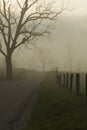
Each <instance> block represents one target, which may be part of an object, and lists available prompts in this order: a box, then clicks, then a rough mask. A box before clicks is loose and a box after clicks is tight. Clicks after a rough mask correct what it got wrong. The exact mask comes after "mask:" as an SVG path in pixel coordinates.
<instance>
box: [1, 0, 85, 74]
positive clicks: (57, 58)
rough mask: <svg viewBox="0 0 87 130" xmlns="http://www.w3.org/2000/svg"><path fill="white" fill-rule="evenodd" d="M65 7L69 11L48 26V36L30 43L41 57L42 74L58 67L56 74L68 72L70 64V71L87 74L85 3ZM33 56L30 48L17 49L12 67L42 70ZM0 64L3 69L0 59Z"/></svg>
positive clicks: (74, 2) (36, 56)
mask: <svg viewBox="0 0 87 130" xmlns="http://www.w3.org/2000/svg"><path fill="white" fill-rule="evenodd" d="M55 3H56V5H57V4H58V3H57V2H55ZM78 3H79V4H78ZM69 6H70V7H69ZM67 7H69V8H70V9H71V10H69V11H65V12H64V13H63V14H62V15H59V17H58V20H57V21H56V22H53V23H52V29H51V35H50V36H47V37H43V38H38V39H36V40H35V41H34V43H35V45H37V47H39V48H40V49H41V50H43V53H44V54H45V59H46V70H51V69H55V67H57V66H58V67H59V70H66V71H67V70H68V71H69V70H70V64H71V70H72V71H80V72H84V71H87V58H86V55H87V36H86V34H87V9H86V7H87V1H86V0H84V1H81V0H77V1H75V0H70V1H68V2H67ZM37 53H38V52H37V49H35V48H34V47H32V46H30V47H29V48H28V49H26V47H25V49H24V48H20V49H18V50H17V51H16V52H15V53H14V57H13V66H16V67H19V68H20V67H21V68H27V69H33V70H42V64H41V61H40V56H39V55H40V54H37ZM44 54H43V55H44ZM0 60H1V63H0V66H3V65H4V62H5V61H4V59H3V58H2V56H1V55H0ZM70 62H71V63H70Z"/></svg>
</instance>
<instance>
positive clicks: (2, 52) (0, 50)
mask: <svg viewBox="0 0 87 130" xmlns="http://www.w3.org/2000/svg"><path fill="white" fill-rule="evenodd" d="M0 52H1V54H2V55H3V56H5V57H6V54H5V52H4V51H3V50H2V49H0Z"/></svg>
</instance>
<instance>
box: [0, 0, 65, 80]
mask: <svg viewBox="0 0 87 130" xmlns="http://www.w3.org/2000/svg"><path fill="white" fill-rule="evenodd" d="M63 11H64V8H63V7H62V8H60V9H59V10H57V11H56V10H55V7H53V4H52V2H48V1H47V2H45V1H44V0H23V2H21V0H20V1H19V0H16V4H14V5H13V4H12V3H11V0H8V1H7V0H2V1H1V2H0V35H1V42H0V52H1V54H2V55H3V56H4V57H5V59H6V72H7V78H8V79H11V78H12V55H13V52H14V51H15V50H16V49H17V48H18V47H20V46H22V45H26V44H30V43H31V41H32V40H33V39H34V38H35V37H40V36H43V35H45V34H49V28H48V26H47V25H48V22H49V21H52V20H55V19H56V17H57V16H58V15H59V14H61V13H62V12H63ZM43 24H45V26H44V25H43Z"/></svg>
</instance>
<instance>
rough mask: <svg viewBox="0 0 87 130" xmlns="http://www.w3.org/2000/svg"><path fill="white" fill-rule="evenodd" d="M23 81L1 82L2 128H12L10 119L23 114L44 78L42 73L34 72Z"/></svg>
mask: <svg viewBox="0 0 87 130" xmlns="http://www.w3.org/2000/svg"><path fill="white" fill-rule="evenodd" d="M29 77H30V78H29V79H28V78H27V79H26V80H22V81H4V82H3V81H2V82H0V130H10V129H9V128H8V121H11V120H15V119H17V118H18V116H19V115H20V114H21V112H22V109H23V108H24V106H25V102H26V101H27V99H28V97H29V95H30V94H31V93H32V91H33V90H34V89H35V88H36V86H38V85H37V84H39V82H40V81H41V80H42V78H43V74H41V73H33V74H31V76H29Z"/></svg>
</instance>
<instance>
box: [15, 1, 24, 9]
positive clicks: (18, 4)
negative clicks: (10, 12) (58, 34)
mask: <svg viewBox="0 0 87 130" xmlns="http://www.w3.org/2000/svg"><path fill="white" fill-rule="evenodd" d="M16 1H17V3H18V5H19V7H20V8H21V9H23V8H22V6H21V4H20V2H19V0H16Z"/></svg>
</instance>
